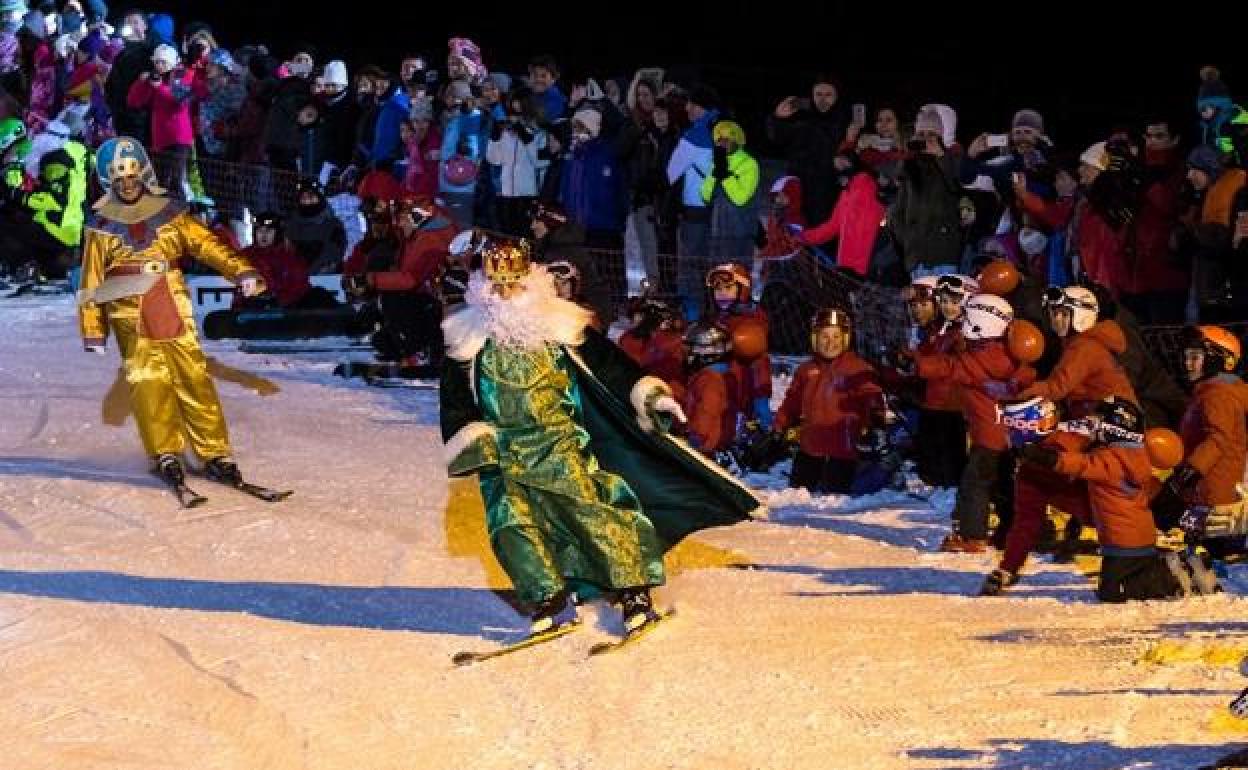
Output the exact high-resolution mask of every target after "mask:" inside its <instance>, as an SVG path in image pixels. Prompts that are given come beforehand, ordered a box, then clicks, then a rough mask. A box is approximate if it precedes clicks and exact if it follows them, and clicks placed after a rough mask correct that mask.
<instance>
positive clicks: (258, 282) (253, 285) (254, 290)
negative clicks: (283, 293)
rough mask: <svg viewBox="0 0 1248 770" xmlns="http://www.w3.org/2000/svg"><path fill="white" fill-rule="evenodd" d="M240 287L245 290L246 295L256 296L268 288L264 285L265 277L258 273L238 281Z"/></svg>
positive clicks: (244, 294)
mask: <svg viewBox="0 0 1248 770" xmlns="http://www.w3.org/2000/svg"><path fill="white" fill-rule="evenodd" d="M238 288H239V290H240V291H242V292H243V296H244V297H255V296H257V295H259V294H263V293H264V290H265V289H266V288H267V287H266V286H265V285H264V279H263V278H261V277H260V276H258V275H249V276H247V277H246V278H244V279H243V280H241V281H239V282H238Z"/></svg>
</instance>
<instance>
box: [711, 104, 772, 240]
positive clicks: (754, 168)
mask: <svg viewBox="0 0 1248 770" xmlns="http://www.w3.org/2000/svg"><path fill="white" fill-rule="evenodd" d="M712 136H713V137H714V139H715V149H714V150H713V151H712V162H711V174H710V176H708V177H707V178H706V179H703V180H702V200H703V201H705V202H706V205H707V206H709V207H710V209H711V256H713V257H716V258H719V259H732V260H737V261H741V262H749V261H750V260H751V259H752V258H753V256H754V240H755V236H756V235H757V233H758V229H759V224H760V223H759V219H758V208H759V207H758V178H759V170H758V161H756V160H754V158H752V157H751V156H750V155H749V154H748V153H747V152H746V151H745V131H744V130H742V128H741V126H739V125H737V124H736V123H734V122H732V121H730V120H723V121H720V122H719V123H717V124H716V125H715V129H714V131H713V132H712Z"/></svg>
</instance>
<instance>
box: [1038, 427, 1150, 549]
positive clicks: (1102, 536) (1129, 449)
mask: <svg viewBox="0 0 1248 770" xmlns="http://www.w3.org/2000/svg"><path fill="white" fill-rule="evenodd" d="M1055 470H1056V471H1057V472H1058V473H1061V474H1063V475H1066V476H1072V477H1074V478H1077V479H1083V480H1084V481H1086V482H1088V503H1089V505H1090V506H1091V508H1092V518H1093V521H1094V522H1095V523H1096V539H1097V540H1098V541H1099V542H1100V544H1101V546H1102V547H1104V546H1109V547H1111V548H1148V547H1151V546H1153V545H1154V544H1155V543H1156V540H1157V533H1156V526H1155V525H1154V524H1153V514H1152V511H1150V510H1149V507H1148V492H1147V489H1148V486H1149V482H1150V481H1151V480H1152V477H1153V466H1152V463H1150V462H1149V459H1148V452H1147V450H1145V449H1144V447H1143V446H1140V445H1111V446H1103V445H1102V446H1096V447H1094V448H1093V449H1091V450H1090V451H1087V452H1061V453H1059V454H1058V456H1057V467H1056V469H1055Z"/></svg>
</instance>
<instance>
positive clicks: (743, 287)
mask: <svg viewBox="0 0 1248 770" xmlns="http://www.w3.org/2000/svg"><path fill="white" fill-rule="evenodd" d="M727 284H736V286H737V297H738V298H740V297H743V296H749V293H750V289H751V288H753V285H754V280H753V279H752V278H751V277H750V271H749V270H747V269H746V268H745V266H744V265H739V264H737V263H736V262H725V263H723V264H720V265H716V266H715V267H712V268H711V269H710V270H708V271H707V273H706V288H708V289H711V290H712V291H714V290H715V287H716V286H724V285H727Z"/></svg>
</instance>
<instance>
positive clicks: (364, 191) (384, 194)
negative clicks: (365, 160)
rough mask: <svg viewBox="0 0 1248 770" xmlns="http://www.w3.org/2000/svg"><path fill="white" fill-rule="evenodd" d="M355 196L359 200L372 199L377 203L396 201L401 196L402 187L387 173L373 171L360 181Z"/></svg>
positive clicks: (392, 175)
mask: <svg viewBox="0 0 1248 770" xmlns="http://www.w3.org/2000/svg"><path fill="white" fill-rule="evenodd" d="M355 194H356V195H358V196H359V197H360V199H361V200H365V199H368V198H373V199H374V200H379V201H392V200H398V199H399V198H400V197H401V196H402V195H403V186H402V185H400V184H399V180H397V179H395V178H394V174H391V173H390V172H389V171H378V170H377V169H373V170H372V171H370V172H368V173H367V174H365V175H364V178H363V179H361V180H360V186H359V189H357V190H356V192H355Z"/></svg>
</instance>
